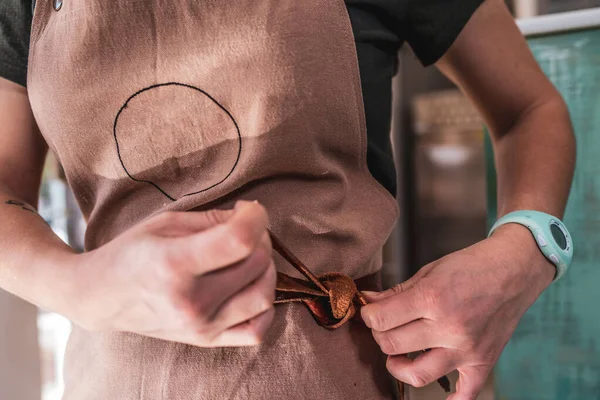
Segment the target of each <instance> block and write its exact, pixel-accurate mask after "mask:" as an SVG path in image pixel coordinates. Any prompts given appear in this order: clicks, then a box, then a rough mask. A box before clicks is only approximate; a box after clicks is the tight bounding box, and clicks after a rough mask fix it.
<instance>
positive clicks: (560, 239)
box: [550, 221, 568, 250]
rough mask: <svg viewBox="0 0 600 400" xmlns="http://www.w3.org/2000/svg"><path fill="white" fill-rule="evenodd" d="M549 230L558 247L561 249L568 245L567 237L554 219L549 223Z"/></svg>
mask: <svg viewBox="0 0 600 400" xmlns="http://www.w3.org/2000/svg"><path fill="white" fill-rule="evenodd" d="M550 232H551V233H552V237H553V238H554V241H555V242H556V244H557V245H558V247H560V248H561V249H562V250H566V249H567V246H568V243H567V237H566V235H565V233H564V232H563V230H562V228H561V227H560V225H558V224H557V223H556V221H552V222H551V223H550Z"/></svg>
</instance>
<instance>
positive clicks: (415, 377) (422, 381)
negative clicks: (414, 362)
mask: <svg viewBox="0 0 600 400" xmlns="http://www.w3.org/2000/svg"><path fill="white" fill-rule="evenodd" d="M407 380H408V382H407V383H408V384H409V385H411V386H414V387H417V388H421V387H424V386H427V385H429V384H430V383H431V382H433V380H434V379H433V378H432V376H431V374H429V373H427V372H426V371H411V372H408V373H407Z"/></svg>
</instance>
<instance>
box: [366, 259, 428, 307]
mask: <svg viewBox="0 0 600 400" xmlns="http://www.w3.org/2000/svg"><path fill="white" fill-rule="evenodd" d="M433 265H434V264H427V265H426V266H424V267H423V268H421V269H420V270H419V271H417V273H416V274H414V275H413V276H412V277H411V278H410V279H408V280H406V281H404V282H400V283H398V284H396V285H394V286H393V287H391V288H390V289H388V290H385V291H383V292H369V291H364V292H362V293H363V294H364V295H365V297H366V298H367V300H369V301H370V302H377V301H381V300H384V299H387V298H388V297H390V296H393V295H396V294H398V293H402V292H405V291H407V290H408V289H410V288H412V287H413V286H414V285H415V284H416V283H417V282H418V281H419V280H421V279H422V278H424V277H425V276H427V274H428V273H429V271H431V269H432V268H433Z"/></svg>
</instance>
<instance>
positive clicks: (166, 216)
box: [149, 202, 241, 238]
mask: <svg viewBox="0 0 600 400" xmlns="http://www.w3.org/2000/svg"><path fill="white" fill-rule="evenodd" d="M238 203H241V202H238ZM237 209H238V205H237V204H236V207H235V208H233V209H229V210H221V209H212V210H207V211H184V212H166V213H163V214H160V215H159V216H157V217H155V218H154V219H153V220H152V221H151V222H150V226H149V230H150V231H151V232H153V233H155V234H156V235H159V236H162V237H168V238H176V237H182V236H187V235H191V234H194V233H198V232H202V231H204V230H206V229H209V228H212V227H213V226H216V225H220V224H223V223H225V222H227V221H228V220H229V219H230V218H231V217H232V216H233V215H234V214H235V212H236V210H237Z"/></svg>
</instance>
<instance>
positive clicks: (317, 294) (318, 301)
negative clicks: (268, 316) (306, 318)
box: [275, 272, 364, 329]
mask: <svg viewBox="0 0 600 400" xmlns="http://www.w3.org/2000/svg"><path fill="white" fill-rule="evenodd" d="M317 280H318V282H319V284H320V285H317V284H316V282H312V281H307V280H303V279H297V278H293V277H291V276H289V275H286V274H283V273H281V272H279V273H277V292H276V297H275V303H289V302H301V303H304V304H305V305H306V306H307V307H308V309H309V310H310V312H311V314H312V315H313V317H314V318H315V320H316V321H317V323H318V324H319V325H321V326H323V327H325V328H328V329H336V328H339V327H340V326H342V325H343V324H345V323H346V322H347V321H348V320H349V319H351V318H352V317H354V315H355V314H356V311H357V309H358V307H360V306H361V305H362V304H364V300H363V299H362V296H361V294H360V292H359V291H358V289H357V287H356V283H355V282H354V280H352V278H350V277H349V276H346V275H342V274H338V273H330V274H325V275H322V276H320V277H318V278H317ZM319 286H321V287H319Z"/></svg>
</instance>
